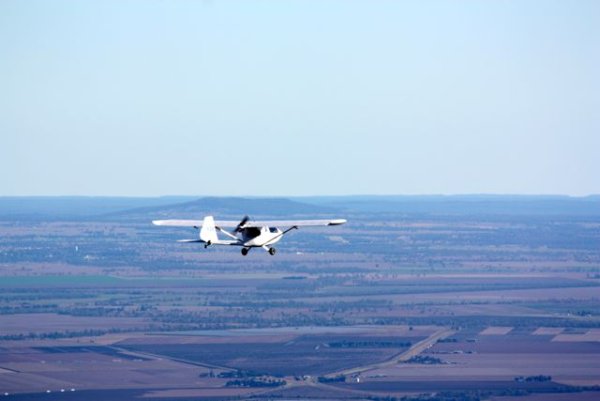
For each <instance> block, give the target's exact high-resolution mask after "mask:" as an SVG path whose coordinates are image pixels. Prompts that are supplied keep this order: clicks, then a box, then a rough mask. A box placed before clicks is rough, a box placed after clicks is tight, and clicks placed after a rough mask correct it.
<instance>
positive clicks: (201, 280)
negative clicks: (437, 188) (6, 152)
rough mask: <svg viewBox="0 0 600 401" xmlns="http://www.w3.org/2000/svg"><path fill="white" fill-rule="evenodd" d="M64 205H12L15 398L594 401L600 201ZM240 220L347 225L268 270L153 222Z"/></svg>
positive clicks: (0, 216)
mask: <svg viewBox="0 0 600 401" xmlns="http://www.w3.org/2000/svg"><path fill="white" fill-rule="evenodd" d="M55 201H56V200H54V201H52V202H47V200H46V201H45V200H44V199H38V200H36V199H35V198H33V199H28V201H27V202H22V203H21V204H19V202H16V201H14V200H12V199H4V200H3V199H0V236H1V238H2V240H1V242H0V267H1V269H0V350H1V352H0V393H8V394H9V397H10V398H11V399H15V400H25V399H38V397H39V395H40V394H42V393H44V394H46V396H47V397H49V398H48V399H57V400H59V399H66V398H69V397H70V398H73V396H74V394H78V395H79V396H82V394H85V398H86V399H91V400H94V399H109V398H112V399H117V398H118V399H125V400H127V399H132V400H133V399H141V398H140V397H149V398H150V399H156V400H160V399H181V400H184V399H190V398H194V397H206V398H209V399H228V398H232V397H236V398H239V397H242V398H244V397H252V398H255V399H257V398H258V399H261V398H264V399H269V398H275V397H283V398H292V397H293V398H304V399H312V398H333V399H345V398H354V399H367V398H370V399H383V398H385V397H392V398H397V399H401V398H402V397H405V398H406V399H414V400H443V399H448V400H449V399H461V398H460V397H462V399H465V400H475V399H482V400H483V399H494V400H507V399H511V400H512V399H514V400H517V401H520V400H523V401H526V400H536V399H540V398H536V397H538V396H540V395H544V396H552V397H556V398H548V399H556V400H563V399H569V400H578V399H581V400H589V399H593V397H598V396H600V392H599V390H600V387H599V386H600V374H598V372H600V364H599V363H598V362H597V361H599V360H600V312H599V311H600V308H599V306H600V200H598V199H595V198H591V199H587V198H586V199H571V198H560V197H557V198H552V197H550V198H536V197H531V198H530V197H524V198H520V197H517V198H516V199H515V198H512V197H507V198H503V197H492V198H486V197H483V198H478V197H475V198H468V197H467V198H460V197H458V198H452V199H443V198H442V199H438V198H435V197H433V198H427V197H425V198H410V197H408V198H401V197H400V198H389V199H388V198H384V199H379V198H374V199H366V200H364V199H360V198H358V199H354V198H314V199H313V198H311V199H295V200H277V199H269V200H260V199H237V200H231V199H218V198H205V199H200V200H195V199H179V198H177V199H170V198H168V199H162V200H160V199H158V200H157V199H152V200H144V199H137V200H131V199H129V200H123V199H117V200H115V199H112V200H111V199H106V200H104V201H103V202H101V201H100V200H96V199H95V200H93V202H92V201H90V200H86V199H77V198H74V199H71V198H69V199H66V200H65V201H64V202H65V203H67V204H68V205H67V206H65V205H63V204H62V203H61V202H56V203H54V202H55ZM175 201H176V202H175ZM36 202H37V203H36ZM86 202H91V203H89V204H86ZM99 205H101V207H100V206H99ZM246 211H248V212H253V213H254V214H253V215H252V217H255V218H257V219H258V218H279V219H280V218H281V217H282V216H291V217H294V218H309V217H314V218H319V217H331V216H334V217H344V218H347V219H348V220H349V223H348V224H347V225H345V226H340V227H328V228H314V229H310V230H303V231H302V230H299V231H298V232H294V233H292V234H290V235H289V237H286V238H285V239H284V240H283V241H282V242H281V243H280V244H278V245H280V246H278V250H279V253H278V254H277V255H276V256H274V257H272V256H270V255H268V254H266V252H263V251H256V250H253V251H252V252H250V254H249V255H248V256H247V257H243V256H241V255H240V254H239V250H238V249H237V248H233V249H231V248H227V247H225V248H214V249H212V248H209V249H207V250H204V249H203V248H201V247H196V246H194V245H193V244H181V243H177V242H175V240H176V239H180V238H192V237H193V236H196V235H197V231H195V230H193V229H169V228H158V227H153V226H151V225H150V224H149V222H150V220H152V219H155V218H186V217H187V218H190V217H192V218H197V217H198V216H202V215H204V214H209V213H213V214H215V215H218V216H219V217H222V218H228V219H229V218H231V219H233V218H240V217H241V216H243V215H244V214H245V213H246ZM71 389H73V390H74V391H71ZM61 390H64V392H62V391H61ZM47 391H50V393H47ZM565 394H568V398H560V397H561V396H564V395H565ZM453 397H454V398H453ZM457 397H458V398H457ZM507 397H510V398H507ZM590 397H591V398H590Z"/></svg>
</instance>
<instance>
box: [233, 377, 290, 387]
mask: <svg viewBox="0 0 600 401" xmlns="http://www.w3.org/2000/svg"><path fill="white" fill-rule="evenodd" d="M285 384H286V381H285V380H281V379H272V378H250V379H237V380H230V381H228V382H227V383H225V387H279V386H285Z"/></svg>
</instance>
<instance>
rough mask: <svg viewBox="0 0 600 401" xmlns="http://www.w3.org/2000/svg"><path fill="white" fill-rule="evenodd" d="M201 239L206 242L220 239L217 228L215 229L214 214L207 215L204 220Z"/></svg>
mask: <svg viewBox="0 0 600 401" xmlns="http://www.w3.org/2000/svg"><path fill="white" fill-rule="evenodd" d="M200 240H201V241H204V242H206V243H214V242H217V241H219V237H217V230H216V229H215V219H214V218H213V217H212V216H206V217H205V218H204V221H203V222H202V229H201V230H200Z"/></svg>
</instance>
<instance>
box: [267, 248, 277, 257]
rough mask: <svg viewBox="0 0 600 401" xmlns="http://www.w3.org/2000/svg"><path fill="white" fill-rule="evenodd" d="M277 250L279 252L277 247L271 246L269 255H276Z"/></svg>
mask: <svg viewBox="0 0 600 401" xmlns="http://www.w3.org/2000/svg"><path fill="white" fill-rule="evenodd" d="M275 252H277V251H276V250H275V248H269V255H271V256H273V255H275Z"/></svg>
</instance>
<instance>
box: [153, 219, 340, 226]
mask: <svg viewBox="0 0 600 401" xmlns="http://www.w3.org/2000/svg"><path fill="white" fill-rule="evenodd" d="M202 222H203V221H202V220H154V221H153V222H152V223H153V224H154V225H157V226H170V227H202ZM344 223H346V220H345V219H333V220H263V221H248V222H246V223H245V224H244V225H243V226H242V228H247V227H310V226H313V227H316V226H337V225H340V224H344ZM238 224H240V222H239V221H234V220H221V221H219V220H217V221H215V226H217V227H237V226H238Z"/></svg>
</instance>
